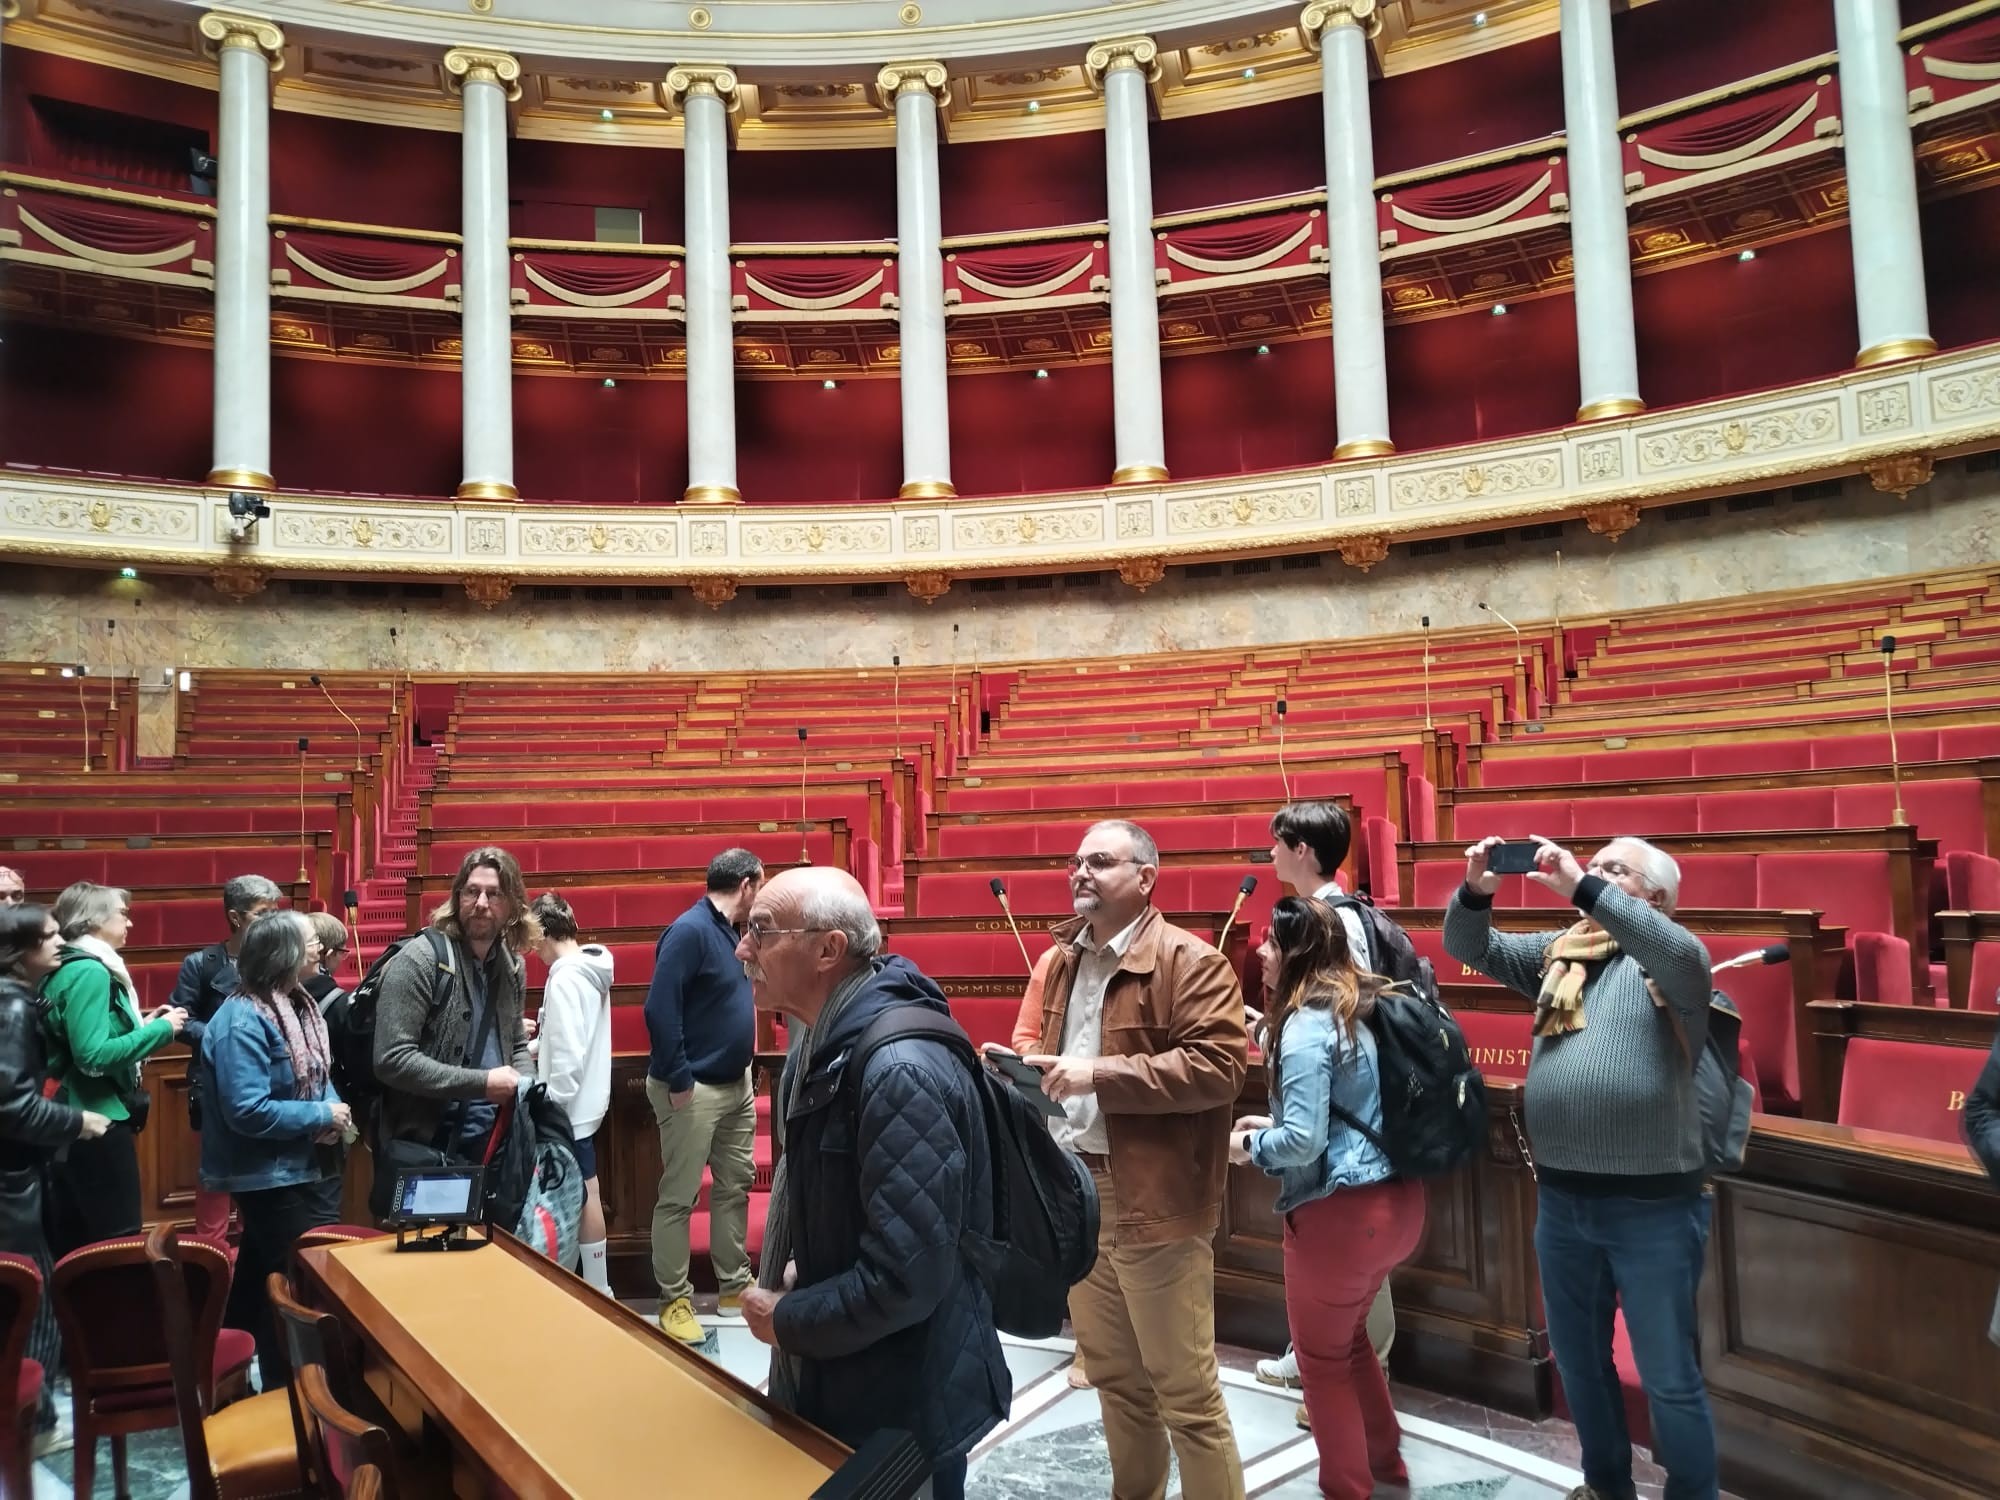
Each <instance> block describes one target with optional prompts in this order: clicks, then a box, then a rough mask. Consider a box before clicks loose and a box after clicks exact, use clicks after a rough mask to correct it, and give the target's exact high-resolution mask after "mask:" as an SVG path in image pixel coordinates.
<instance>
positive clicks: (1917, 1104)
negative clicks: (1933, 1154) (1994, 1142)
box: [1838, 1037, 1986, 1145]
mask: <svg viewBox="0 0 2000 1500" xmlns="http://www.w3.org/2000/svg"><path fill="white" fill-rule="evenodd" d="M1985 1060H1986V1054H1985V1053H1983V1052H1981V1051H1980V1050H1978V1049H1977V1048H1973V1047H1951V1046H1945V1045H1942V1044H1939V1043H1932V1042H1899V1041H1888V1040H1885V1039H1883V1038H1879V1037H1854V1038H1852V1039H1850V1040H1849V1041H1848V1043H1847V1057H1846V1062H1845V1064H1844V1066H1843V1068H1842V1070H1841V1080H1840V1114H1839V1117H1838V1118H1839V1123H1840V1124H1842V1125H1853V1126H1856V1127H1858V1128H1861V1129H1865V1130H1887V1131H1893V1132H1895V1133H1896V1134H1897V1135H1914V1136H1921V1137H1923V1138H1924V1139H1926V1140H1932V1141H1944V1142H1948V1143H1950V1144H1953V1145H1961V1144H1963V1142H1964V1135H1963V1134H1962V1130H1963V1126H1964V1121H1965V1096H1966V1095H1967V1094H1968V1093H1970V1092H1971V1090H1972V1085H1973V1082H1974V1081H1975V1080H1976V1079H1977V1078H1978V1077H1979V1070H1980V1067H1981V1065H1982V1064H1983V1063H1984V1062H1985Z"/></svg>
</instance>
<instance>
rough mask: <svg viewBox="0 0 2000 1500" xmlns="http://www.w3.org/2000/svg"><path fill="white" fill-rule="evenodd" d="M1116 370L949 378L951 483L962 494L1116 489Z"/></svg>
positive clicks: (1068, 368)
mask: <svg viewBox="0 0 2000 1500" xmlns="http://www.w3.org/2000/svg"><path fill="white" fill-rule="evenodd" d="M1114 452H1115V446H1114V442H1113V436H1112V428H1111V366H1110V365H1109V364H1100V365H1067V366H1063V365H1058V366H1055V367H1053V368H1051V369H1050V371H1049V378H1048V379H1047V380H1037V379H1035V377H1034V373H1033V372H1032V371H1029V370H1004V371H999V372H997V373H995V374H991V375H953V376H952V377H951V476H952V482H953V484H955V485H956V486H957V488H958V492H959V493H960V494H961V495H1014V494H1024V493H1031V492H1034V491H1037V490H1067V489H1080V488H1085V487H1088V486H1091V485H1100V484H1106V483H1109V482H1110V479H1111V471H1112V469H1113V468H1114V467H1116V462H1115V460H1114V457H1113V454H1114Z"/></svg>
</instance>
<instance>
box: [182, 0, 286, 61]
mask: <svg viewBox="0 0 2000 1500" xmlns="http://www.w3.org/2000/svg"><path fill="white" fill-rule="evenodd" d="M197 29H198V30H199V31H200V33H201V41H202V47H201V50H202V51H203V52H205V53H207V54H208V55H209V56H210V57H220V56H221V55H222V54H223V53H224V52H230V51H236V50H238V49H240V50H242V51H244V52H256V53H260V54H262V56H263V58H264V61H265V62H266V63H268V64H269V65H270V68H271V71H272V72H273V73H276V72H278V71H280V70H281V69H282V68H283V67H284V66H285V34H284V32H282V31H280V30H279V29H278V24H277V22H275V21H267V20H265V19H264V18H263V17H262V16H239V15H237V14H235V13H234V12H233V11H226V10H212V11H209V12H208V13H207V14H206V15H204V16H203V17H202V18H201V20H200V21H199V22H198V23H197Z"/></svg>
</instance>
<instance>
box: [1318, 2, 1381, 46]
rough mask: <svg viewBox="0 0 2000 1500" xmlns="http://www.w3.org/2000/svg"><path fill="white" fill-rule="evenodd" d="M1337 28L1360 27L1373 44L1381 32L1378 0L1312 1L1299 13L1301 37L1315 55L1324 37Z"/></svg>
mask: <svg viewBox="0 0 2000 1500" xmlns="http://www.w3.org/2000/svg"><path fill="white" fill-rule="evenodd" d="M1336 26H1358V27H1359V28H1360V29H1361V34H1362V35H1363V36H1364V37H1366V38H1368V40H1369V41H1371V42H1372V41H1374V40H1375V38H1376V37H1377V36H1379V35H1381V32H1382V13H1381V11H1380V10H1379V9H1378V8H1377V0H1312V3H1311V4H1310V5H1308V6H1307V7H1306V8H1305V9H1304V10H1302V11H1300V12H1299V35H1301V36H1303V37H1304V38H1305V39H1306V45H1307V46H1308V47H1310V48H1312V50H1313V51H1315V52H1317V51H1318V50H1319V44H1320V37H1321V35H1322V34H1323V33H1325V32H1328V31H1331V30H1332V29H1333V28H1334V27H1336Z"/></svg>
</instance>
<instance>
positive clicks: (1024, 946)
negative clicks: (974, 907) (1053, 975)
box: [986, 875, 1035, 978]
mask: <svg viewBox="0 0 2000 1500" xmlns="http://www.w3.org/2000/svg"><path fill="white" fill-rule="evenodd" d="M986 888H987V889H988V890H990V891H991V892H993V899H994V900H995V901H998V902H999V903H1000V910H1001V911H1002V912H1004V913H1006V916H1007V926H1008V927H1009V928H1010V929H1011V930H1012V931H1013V934H1014V943H1015V945H1016V946H1017V947H1019V948H1020V950H1021V962H1022V963H1024V964H1026V965H1027V966H1028V975H1029V977H1030V978H1032V977H1033V976H1034V972H1035V961H1034V960H1033V959H1032V958H1030V957H1028V940H1027V939H1026V938H1024V937H1022V936H1021V929H1020V928H1019V927H1018V926H1016V925H1015V922H1014V908H1013V907H1012V906H1010V905H1009V904H1008V902H1007V882H1006V881H1004V880H1002V879H1001V878H1000V877H999V876H998V875H995V876H994V877H993V878H992V879H991V880H989V881H987V882H986Z"/></svg>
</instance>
